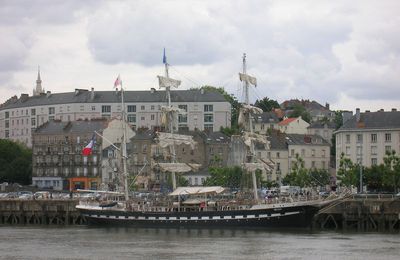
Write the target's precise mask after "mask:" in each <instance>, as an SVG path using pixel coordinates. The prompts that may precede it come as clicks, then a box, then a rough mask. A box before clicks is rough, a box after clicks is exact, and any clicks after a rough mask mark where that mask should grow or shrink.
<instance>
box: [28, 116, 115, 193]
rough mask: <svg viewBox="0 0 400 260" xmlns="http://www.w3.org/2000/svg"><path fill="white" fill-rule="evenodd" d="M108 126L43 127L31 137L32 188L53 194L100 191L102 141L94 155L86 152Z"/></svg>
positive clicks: (81, 123) (49, 124) (77, 123)
mask: <svg viewBox="0 0 400 260" xmlns="http://www.w3.org/2000/svg"><path fill="white" fill-rule="evenodd" d="M106 126H107V122H106V121H105V120H94V121H75V122H61V121H59V120H51V121H49V122H46V123H44V124H43V125H41V126H40V127H38V128H37V129H36V131H34V133H33V135H32V145H33V147H32V150H33V151H32V154H33V155H32V184H33V185H36V186H37V187H39V188H52V189H54V190H70V189H78V188H79V189H97V188H99V185H100V183H101V145H102V140H101V138H96V142H95V145H94V147H93V150H92V154H91V155H89V156H83V155H82V150H83V148H84V147H85V146H86V145H87V144H88V143H89V142H90V140H91V139H92V138H93V134H94V131H97V132H99V133H101V132H102V130H103V129H104V128H105V127H106Z"/></svg>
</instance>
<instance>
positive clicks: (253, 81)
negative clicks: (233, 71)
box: [239, 72, 257, 87]
mask: <svg viewBox="0 0 400 260" xmlns="http://www.w3.org/2000/svg"><path fill="white" fill-rule="evenodd" d="M239 78H240V81H244V82H247V83H249V84H251V85H253V86H255V87H256V86H257V79H256V78H255V77H252V76H250V75H247V74H243V73H240V72H239Z"/></svg>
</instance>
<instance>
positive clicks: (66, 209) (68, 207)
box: [0, 199, 86, 225]
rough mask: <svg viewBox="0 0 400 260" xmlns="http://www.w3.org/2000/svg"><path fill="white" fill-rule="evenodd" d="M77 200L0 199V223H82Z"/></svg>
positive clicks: (82, 219) (84, 220)
mask: <svg viewBox="0 0 400 260" xmlns="http://www.w3.org/2000/svg"><path fill="white" fill-rule="evenodd" d="M77 204H78V200H21V199H3V200H0V225H2V224H3V225H4V224H8V225H10V224H11V225H83V224H86V219H85V218H84V217H83V216H81V215H80V214H79V212H78V211H77V210H76V208H75V206H76V205H77Z"/></svg>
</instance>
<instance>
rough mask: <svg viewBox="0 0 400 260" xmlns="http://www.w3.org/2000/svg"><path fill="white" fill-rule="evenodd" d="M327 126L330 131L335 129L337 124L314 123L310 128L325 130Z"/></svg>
mask: <svg viewBox="0 0 400 260" xmlns="http://www.w3.org/2000/svg"><path fill="white" fill-rule="evenodd" d="M325 124H326V125H327V127H328V128H330V129H335V128H336V124H335V122H330V121H329V122H327V123H325V122H313V123H311V124H310V126H309V127H308V128H316V129H323V128H325Z"/></svg>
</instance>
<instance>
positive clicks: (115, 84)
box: [114, 75, 122, 88]
mask: <svg viewBox="0 0 400 260" xmlns="http://www.w3.org/2000/svg"><path fill="white" fill-rule="evenodd" d="M118 86H122V80H121V77H120V76H119V75H118V78H117V79H116V80H115V82H114V88H116V87H118Z"/></svg>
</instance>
